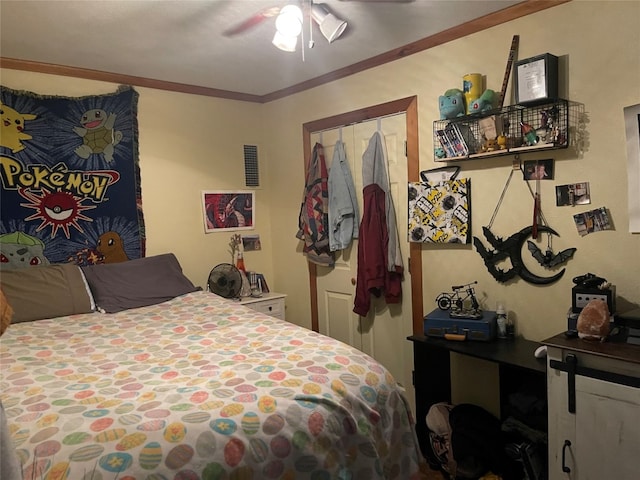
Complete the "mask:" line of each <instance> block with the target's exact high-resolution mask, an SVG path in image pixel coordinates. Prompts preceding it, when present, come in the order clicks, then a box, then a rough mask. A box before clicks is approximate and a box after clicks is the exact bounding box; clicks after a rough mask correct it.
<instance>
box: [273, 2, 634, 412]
mask: <svg viewBox="0 0 640 480" xmlns="http://www.w3.org/2000/svg"><path fill="white" fill-rule="evenodd" d="M639 19H640V2H637V1H633V2H631V1H628V2H612V1H607V2H596V1H581V0H574V1H573V2H571V3H568V4H564V5H560V6H557V7H554V8H551V9H549V10H545V11H543V12H540V13H537V14H534V15H530V16H527V17H526V18H522V19H518V20H516V21H512V22H509V23H508V24H505V25H500V26H497V27H494V28H491V29H489V30H486V31H484V32H480V33H477V34H474V35H471V36H469V37H466V38H462V39H459V40H456V41H452V42H450V43H447V44H445V45H442V46H438V47H435V48H432V49H430V50H427V51H425V52H421V53H419V54H415V55H412V56H410V57H407V58H405V59H402V60H399V61H396V62H393V63H391V64H387V65H383V66H380V67H378V68H375V69H372V70H369V71H366V72H363V73H360V74H356V75H353V76H351V77H348V78H346V79H343V80H340V81H338V82H333V83H331V84H328V85H324V86H321V87H318V88H315V89H313V90H310V91H306V92H302V93H300V94H298V95H295V96H291V97H289V98H285V99H282V100H280V101H277V102H272V103H270V104H267V105H266V106H265V110H266V112H267V116H268V117H270V118H277V119H278V122H276V123H274V124H272V125H271V126H270V127H268V129H267V135H266V136H267V137H268V138H269V139H270V142H269V144H268V148H269V150H270V156H271V158H273V160H274V162H273V169H274V170H273V173H274V175H273V176H272V179H273V181H274V183H273V185H272V186H273V188H272V191H273V192H280V194H279V195H278V196H277V197H274V198H272V199H271V201H270V205H271V207H272V211H273V216H272V221H273V233H274V236H273V242H274V250H273V255H274V257H273V258H274V265H275V266H274V272H275V275H276V283H277V285H278V288H279V289H280V290H282V291H285V292H287V293H288V294H289V296H290V297H289V298H290V299H291V297H294V298H295V299H296V301H295V302H292V301H291V300H288V312H287V315H288V318H289V319H292V320H293V321H295V322H297V323H300V324H302V325H306V326H309V325H310V321H309V311H310V308H309V291H308V290H309V289H308V284H307V283H306V281H305V280H306V278H307V269H306V263H305V261H304V259H303V257H302V255H301V254H300V253H299V247H300V245H299V243H298V242H297V241H296V239H295V238H294V235H293V234H294V231H295V227H296V214H297V209H298V205H299V199H300V195H301V185H302V182H303V162H302V158H301V156H302V143H301V132H300V125H301V124H302V123H304V122H308V121H312V120H316V119H320V118H324V117H328V116H332V115H336V114H339V113H343V112H348V111H352V110H356V109H359V108H364V107H367V106H371V105H375V104H379V103H383V102H387V101H390V100H394V99H398V98H403V97H407V96H412V95H417V96H418V113H419V143H420V166H421V169H429V168H434V167H437V166H441V165H442V164H434V162H433V141H432V125H433V121H434V120H436V119H438V118H439V117H438V116H439V112H438V101H437V97H438V95H441V94H442V93H443V92H444V91H445V90H447V89H449V88H461V83H462V76H463V75H464V74H466V73H469V72H481V73H483V74H484V75H486V83H487V87H488V88H492V89H494V90H497V91H499V90H500V88H501V84H502V80H503V76H504V69H505V63H506V59H507V54H508V51H509V46H510V44H511V40H512V37H513V35H515V34H518V35H520V48H519V53H518V57H517V58H521V59H522V58H527V57H531V56H534V55H538V54H541V53H545V52H549V53H552V54H554V55H557V56H559V57H561V59H562V62H561V63H562V65H563V66H564V69H563V71H562V74H561V75H562V77H563V78H562V81H561V86H562V90H561V91H562V94H563V96H564V97H565V98H567V99H569V100H571V101H573V102H579V103H581V104H583V105H584V110H585V113H586V120H585V124H584V128H585V135H584V138H583V140H584V151H582V152H576V151H575V149H570V150H557V151H552V152H547V153H540V154H530V155H526V156H523V157H524V159H525V160H526V159H531V160H535V159H536V158H553V159H554V160H555V179H554V180H553V181H546V182H542V183H541V195H542V208H543V213H544V215H545V217H546V219H547V221H548V222H549V224H550V226H551V227H552V228H554V229H555V230H556V231H557V232H558V233H559V235H560V237H559V238H556V239H555V240H554V243H553V247H554V250H555V251H556V252H557V251H559V250H561V249H564V248H568V247H576V248H577V252H576V253H575V256H574V258H573V259H572V260H571V261H569V262H568V263H567V264H566V272H565V275H564V277H563V278H562V279H561V280H560V281H558V282H556V283H554V284H551V285H546V286H538V285H532V284H529V283H526V282H524V281H522V280H517V281H512V282H510V283H508V284H500V283H498V282H497V281H496V280H494V279H493V277H491V275H490V274H489V273H488V272H487V270H486V268H485V266H484V263H483V261H482V259H481V257H480V256H479V254H478V253H477V252H476V251H475V248H473V247H472V246H471V245H466V246H431V245H425V246H424V247H423V276H424V292H422V295H423V300H424V305H425V312H424V313H427V312H429V311H430V310H432V309H433V308H435V307H436V306H435V302H434V299H435V297H436V296H437V294H438V293H440V292H442V291H447V290H448V289H449V288H450V287H451V285H457V284H461V283H466V282H471V281H474V280H477V281H478V282H479V283H478V285H477V287H478V288H477V294H478V296H479V299H480V300H481V302H482V304H483V307H484V308H486V309H495V305H496V302H498V301H502V302H504V303H505V304H506V307H507V309H508V310H509V312H510V315H511V316H512V317H513V318H515V319H516V323H517V325H516V328H517V333H518V334H520V335H523V336H525V337H526V338H529V339H532V340H536V341H538V340H542V339H544V338H547V337H549V336H552V335H555V334H556V333H559V332H561V331H564V330H565V329H566V325H567V323H566V313H567V310H568V309H569V307H570V306H571V287H572V286H573V283H572V281H571V280H572V278H573V277H575V276H577V275H581V274H584V273H587V272H591V273H595V274H597V275H600V276H603V277H605V278H607V279H608V280H609V281H611V282H612V283H614V284H615V285H616V286H617V293H618V305H619V306H621V307H622V308H627V309H629V308H630V307H631V306H632V305H635V306H638V305H639V304H640V275H639V274H638V273H639V272H640V235H638V234H635V235H632V234H630V233H629V232H628V216H627V211H628V209H627V190H626V189H627V157H626V148H625V138H624V121H623V115H622V109H623V107H625V106H628V105H635V104H638V103H640V30H639V29H638V20H639ZM338 47H339V45H338V43H336V48H338ZM510 88H511V84H510ZM507 103H509V102H507ZM460 165H461V167H462V169H463V170H462V174H461V175H463V176H466V177H469V178H471V180H472V226H473V235H475V236H479V237H480V238H482V226H484V225H487V224H488V223H489V221H490V219H491V216H492V214H493V211H494V209H495V207H496V204H497V202H498V199H499V196H500V193H501V191H502V189H503V187H504V184H505V182H506V180H507V177H508V175H509V172H510V170H511V168H512V157H510V156H507V157H502V158H494V159H486V160H474V161H469V162H467V163H462V164H460ZM582 181H588V182H590V186H591V198H592V203H591V205H585V206H576V207H556V206H555V185H562V184H567V183H575V182H582ZM291 185H294V186H296V187H297V186H298V185H300V187H298V188H291ZM601 206H606V207H607V208H608V209H609V211H610V214H611V219H612V221H613V223H614V225H615V230H614V231H604V232H598V233H594V234H591V235H588V236H586V237H580V236H579V235H578V233H577V231H576V228H575V226H574V223H573V218H572V215H573V214H575V213H579V212H583V211H587V210H589V209H593V208H597V207H601ZM532 207H533V203H532V199H531V196H530V193H529V191H528V189H527V187H526V184H525V182H524V181H523V180H522V179H521V177H518V178H516V179H514V180H513V181H512V182H511V185H510V187H509V189H508V191H507V195H506V198H505V200H504V202H503V204H502V206H501V207H500V211H499V214H498V215H497V217H496V220H495V222H494V224H493V226H492V231H493V232H494V233H495V234H497V235H499V236H502V237H505V238H506V237H507V236H509V235H511V234H512V233H515V232H517V231H519V230H520V229H522V228H523V227H525V226H527V225H530V224H531V221H532V220H531V219H532V211H533V210H532ZM294 250H295V251H297V252H298V253H296V254H295V255H292V252H294ZM524 256H525V257H526V256H528V253H527V252H525V254H524ZM279 265H286V266H287V268H279V267H278V266H279ZM530 268H531V270H532V271H533V272H536V273H539V274H541V275H548V273H547V272H545V271H544V270H540V269H541V267H540V266H537V265H534V264H530ZM405 284H406V283H405ZM407 288H408V286H407ZM405 291H407V290H406V289H405ZM418 294H419V293H418ZM404 314H405V315H410V312H404ZM410 333H411V332H399V335H408V334H410ZM452 369H453V372H454V373H453V375H454V385H453V390H454V391H453V400H454V402H459V401H470V402H474V403H477V404H479V405H482V406H485V407H486V408H488V409H489V410H491V411H493V412H494V413H497V408H498V407H497V405H498V398H497V391H496V388H495V387H496V386H497V380H496V372H497V368H496V366H495V365H494V364H490V363H488V362H481V361H478V360H473V359H467V358H463V357H458V356H455V355H454V358H453V359H452ZM478 385H484V386H485V388H478Z"/></svg>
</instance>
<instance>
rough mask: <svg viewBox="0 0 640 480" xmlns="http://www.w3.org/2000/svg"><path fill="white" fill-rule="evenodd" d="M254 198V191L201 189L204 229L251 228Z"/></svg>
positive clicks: (253, 217) (253, 224)
mask: <svg viewBox="0 0 640 480" xmlns="http://www.w3.org/2000/svg"><path fill="white" fill-rule="evenodd" d="M255 200H256V199H255V192H252V191H243V190H239V191H235V190H223V191H209V190H207V191H203V192H202V211H203V215H204V231H205V232H206V233H211V232H221V231H229V230H253V229H254V228H255V219H256V212H255V206H256V201H255Z"/></svg>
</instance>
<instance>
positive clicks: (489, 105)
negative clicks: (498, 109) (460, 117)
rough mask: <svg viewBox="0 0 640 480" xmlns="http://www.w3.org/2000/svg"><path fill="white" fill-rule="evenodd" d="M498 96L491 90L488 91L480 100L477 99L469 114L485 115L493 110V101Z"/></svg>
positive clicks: (470, 107)
mask: <svg viewBox="0 0 640 480" xmlns="http://www.w3.org/2000/svg"><path fill="white" fill-rule="evenodd" d="M495 96H496V92H494V91H493V90H490V89H488V88H487V89H486V90H485V91H484V92H483V93H482V95H480V98H477V99H476V100H474V101H473V102H471V105H470V106H469V113H470V114H471V113H484V112H487V111H489V110H492V109H493V100H494V98H495Z"/></svg>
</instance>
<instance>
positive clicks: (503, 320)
mask: <svg viewBox="0 0 640 480" xmlns="http://www.w3.org/2000/svg"><path fill="white" fill-rule="evenodd" d="M496 324H497V325H498V338H507V312H505V310H504V306H502V304H501V303H499V304H498V307H497V308H496Z"/></svg>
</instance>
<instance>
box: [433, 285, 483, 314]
mask: <svg viewBox="0 0 640 480" xmlns="http://www.w3.org/2000/svg"><path fill="white" fill-rule="evenodd" d="M477 283H478V282H477V281H475V282H471V283H467V284H465V285H454V286H452V287H451V290H452V292H451V293H449V292H442V293H441V294H440V295H438V296H437V297H436V303H437V304H438V308H439V309H440V310H449V309H450V310H451V311H450V312H449V316H450V317H453V318H482V310H481V309H480V304H479V303H478V300H477V299H476V295H475V290H474V288H473V287H472V285H476V284H477ZM465 302H467V303H470V307H465Z"/></svg>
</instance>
